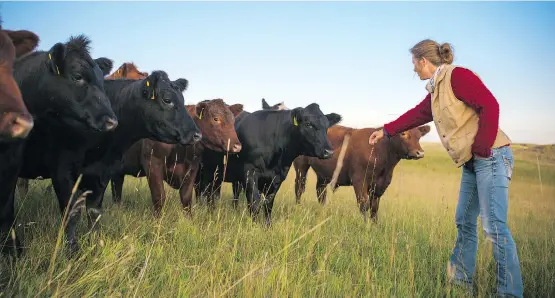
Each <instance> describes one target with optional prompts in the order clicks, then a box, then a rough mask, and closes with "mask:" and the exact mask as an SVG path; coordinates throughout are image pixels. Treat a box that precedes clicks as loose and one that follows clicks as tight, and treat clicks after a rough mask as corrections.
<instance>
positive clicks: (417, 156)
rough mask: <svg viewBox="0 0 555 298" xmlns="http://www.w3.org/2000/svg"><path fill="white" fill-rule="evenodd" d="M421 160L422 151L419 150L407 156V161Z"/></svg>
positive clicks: (422, 156)
mask: <svg viewBox="0 0 555 298" xmlns="http://www.w3.org/2000/svg"><path fill="white" fill-rule="evenodd" d="M421 158H424V151H421V150H418V151H416V152H414V153H409V154H407V159H412V160H417V159H421Z"/></svg>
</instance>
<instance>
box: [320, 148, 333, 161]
mask: <svg viewBox="0 0 555 298" xmlns="http://www.w3.org/2000/svg"><path fill="white" fill-rule="evenodd" d="M332 156H333V150H330V149H326V150H324V153H323V154H321V156H320V159H330V158H331V157H332Z"/></svg>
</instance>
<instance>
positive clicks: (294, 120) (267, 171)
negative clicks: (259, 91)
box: [199, 103, 341, 223]
mask: <svg viewBox="0 0 555 298" xmlns="http://www.w3.org/2000/svg"><path fill="white" fill-rule="evenodd" d="M340 120H341V116H340V115H338V114H335V113H331V114H328V115H324V114H323V113H322V111H321V110H320V108H319V106H318V104H315V103H313V104H310V105H308V106H307V107H305V108H295V109H293V110H287V111H275V110H259V111H256V112H253V113H248V112H243V113H241V114H240V115H239V116H238V117H237V118H236V120H235V130H236V131H237V136H238V137H239V141H240V142H241V144H242V146H243V148H242V150H241V152H240V153H239V154H235V155H230V156H229V157H228V158H229V160H228V164H227V169H226V172H225V182H232V183H233V189H234V200H237V196H238V194H239V188H238V187H241V188H245V190H246V194H247V202H248V205H249V209H250V212H251V215H253V216H255V215H256V214H257V213H258V208H259V206H260V204H261V198H260V194H264V196H263V197H264V198H265V199H264V202H262V207H263V211H264V214H265V216H266V220H267V223H270V221H271V213H272V206H273V202H274V197H275V195H276V193H277V191H278V190H279V187H280V186H281V183H282V182H283V181H284V180H285V178H286V176H287V173H288V171H289V168H290V167H291V164H292V162H293V160H294V159H295V158H296V157H297V156H299V155H308V156H314V157H318V158H329V157H331V155H332V154H333V150H332V148H331V146H330V143H329V141H328V138H327V133H326V132H327V129H328V127H330V126H331V125H334V124H336V123H338V122H339V121H340ZM207 151H208V152H207V155H206V156H203V172H202V175H201V176H200V181H199V182H200V185H199V188H200V189H201V190H203V189H210V184H211V183H212V182H213V180H214V171H215V170H216V167H217V168H218V174H217V177H216V179H215V184H221V181H222V174H221V173H222V171H223V168H224V164H223V158H224V155H223V154H222V153H216V152H214V151H209V150H207ZM205 161H211V162H205ZM215 188H216V189H219V185H218V186H215ZM211 193H214V192H211ZM216 193H219V190H218V191H217V192H216ZM213 198H214V196H213V195H209V200H210V201H212V202H213Z"/></svg>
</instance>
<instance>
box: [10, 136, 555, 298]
mask: <svg viewBox="0 0 555 298" xmlns="http://www.w3.org/2000/svg"><path fill="white" fill-rule="evenodd" d="M422 147H423V148H424V149H425V152H426V153H425V154H426V155H425V158H424V159H422V160H418V161H409V160H402V161H401V162H400V164H399V165H398V166H397V167H396V169H395V172H394V175H393V181H392V183H391V185H390V186H389V188H388V189H387V191H386V192H385V194H384V196H383V197H382V200H381V204H380V210H379V222H378V223H377V224H372V223H371V222H370V221H369V222H368V223H367V224H364V222H363V221H362V218H361V216H360V214H359V211H358V207H357V206H356V200H355V197H354V192H353V190H352V188H351V187H342V188H339V189H338V191H337V192H336V193H335V194H332V193H331V191H329V190H328V203H327V204H326V205H325V206H321V205H319V204H318V203H317V201H316V194H315V187H314V185H315V176H314V173H313V172H312V170H310V171H309V176H308V182H307V189H306V192H305V194H304V195H303V197H302V202H301V204H300V205H296V204H295V197H294V176H295V175H294V172H293V168H291V169H290V172H289V175H288V177H287V180H286V181H285V183H284V184H283V186H282V187H281V189H280V190H279V192H278V195H277V198H276V201H275V205H274V212H273V225H272V226H271V227H270V228H269V229H266V228H264V227H263V225H261V224H260V223H253V222H252V220H251V218H250V216H249V215H248V212H247V211H246V209H245V206H246V203H245V195H244V193H243V194H242V195H241V201H240V204H239V209H238V210H233V208H232V207H231V198H232V194H231V185H230V184H229V183H226V184H224V186H223V187H224V188H223V191H222V199H221V200H220V201H219V202H218V203H217V204H216V207H217V208H216V210H215V211H214V212H213V213H210V212H209V211H208V208H207V207H206V205H199V204H198V202H197V201H196V200H195V201H194V205H193V218H192V219H189V218H187V217H185V216H184V213H183V212H182V210H181V204H180V202H179V199H178V198H179V194H178V191H175V190H173V189H171V188H170V187H168V186H167V185H166V188H165V189H166V192H167V196H168V201H167V204H166V205H165V207H164V209H163V215H162V217H161V219H160V220H157V219H155V218H154V217H153V216H152V203H151V199H150V191H149V189H148V184H147V182H146V179H145V178H141V179H134V178H132V177H129V176H127V179H126V182H125V185H124V195H123V198H122V203H121V205H119V206H118V205H114V204H113V203H112V201H111V199H112V197H111V191H110V188H108V190H107V191H106V195H105V199H104V212H103V214H102V217H101V218H100V222H101V224H102V228H101V234H100V236H94V234H89V233H87V231H86V229H87V224H86V221H85V218H84V216H82V219H81V221H80V222H79V225H78V229H79V231H80V233H79V237H80V243H81V247H82V251H81V252H80V254H79V255H78V256H77V257H76V258H74V259H68V258H66V257H65V255H64V250H63V244H61V243H58V244H57V241H56V239H57V238H58V237H59V233H60V230H59V228H60V220H61V217H60V216H59V215H60V214H59V209H58V206H57V201H56V198H55V196H54V194H53V193H47V192H46V191H45V189H46V187H47V186H48V185H50V180H45V181H31V184H30V187H29V193H28V195H27V196H26V197H24V198H21V197H17V198H16V208H15V210H16V215H17V221H16V222H17V224H18V225H19V226H18V228H17V232H18V233H20V235H23V236H24V243H25V246H26V249H27V250H26V253H25V255H24V256H23V257H22V258H21V259H18V260H17V261H10V260H9V259H8V258H2V264H1V277H2V279H1V280H0V284H1V289H2V296H10V297H11V296H18V297H33V296H41V297H42V296H63V297H84V296H86V297H90V296H95V297H96V296H98V297H99V296H110V297H122V296H125V297H128V296H140V297H153V296H156V297H220V296H226V297H254V296H256V297H270V296H271V297H284V296H294V297H338V296H342V297H345V296H346V297H355V296H357V297H358V296H364V297H445V296H458V294H460V293H457V291H456V290H455V289H450V288H449V287H447V286H446V282H445V271H446V264H447V260H448V257H449V255H450V253H451V249H452V247H453V245H454V241H455V236H456V227H455V224H454V213H455V207H456V203H457V194H458V189H459V179H460V174H461V172H460V169H457V168H455V167H454V166H453V164H452V162H451V161H450V160H449V158H448V156H447V154H446V152H445V150H444V149H443V148H442V147H440V145H439V144H431V143H423V144H422ZM513 149H514V153H515V169H514V176H513V180H512V182H511V186H510V203H509V226H510V228H511V231H512V233H513V237H514V239H515V242H516V245H517V249H518V253H519V257H520V262H521V266H522V274H523V279H524V295H525V297H555V237H554V236H553V235H555V221H554V220H553V219H554V217H555V201H554V199H555V153H554V151H553V149H554V148H553V146H551V147H548V146H545V147H541V148H539V147H538V148H536V147H534V146H533V145H529V146H526V145H514V146H513ZM538 154H539V155H538ZM540 180H541V182H540ZM478 228H479V251H478V259H477V265H476V276H475V280H476V283H475V284H476V288H475V289H476V294H477V296H478V297H488V296H490V295H492V294H493V293H494V292H495V266H494V261H493V257H492V251H491V245H490V243H489V242H488V241H487V240H486V239H485V238H484V236H483V231H482V230H481V225H480V224H479V225H478Z"/></svg>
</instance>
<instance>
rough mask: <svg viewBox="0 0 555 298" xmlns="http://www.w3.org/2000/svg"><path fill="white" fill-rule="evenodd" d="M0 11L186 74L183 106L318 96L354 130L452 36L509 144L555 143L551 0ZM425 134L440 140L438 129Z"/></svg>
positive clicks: (12, 19)
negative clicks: (425, 53) (434, 45)
mask: <svg viewBox="0 0 555 298" xmlns="http://www.w3.org/2000/svg"><path fill="white" fill-rule="evenodd" d="M0 14H1V15H2V19H3V21H4V25H3V26H4V27H5V28H7V29H27V30H32V31H34V32H36V33H37V34H38V35H39V36H40V38H41V43H40V45H39V48H40V49H43V50H46V49H49V48H50V47H51V46H52V45H54V43H56V42H59V41H65V40H67V39H68V37H69V36H70V35H77V34H81V33H84V34H86V35H87V36H89V37H90V38H91V40H92V54H93V57H101V56H104V57H108V58H110V59H112V60H114V70H115V69H116V68H117V67H119V65H121V64H122V63H123V62H128V61H132V62H134V63H135V64H137V66H138V67H139V69H140V70H142V71H148V72H150V71H152V70H155V69H162V70H165V71H167V72H168V74H169V75H170V78H172V79H177V78H180V77H183V78H186V79H188V80H189V82H190V88H189V90H188V91H186V92H185V100H186V103H187V104H192V103H196V102H198V101H201V100H204V99H210V98H217V97H220V98H223V99H224V100H225V101H226V102H227V103H228V104H233V103H242V104H244V106H245V109H246V110H249V111H253V110H257V109H260V108H261V98H263V97H264V98H266V100H267V101H268V102H269V103H270V104H273V103H277V102H280V101H284V102H285V104H286V105H287V106H288V107H290V108H291V107H297V106H306V105H307V104H309V103H311V102H317V103H319V104H320V107H321V109H322V111H323V112H324V113H330V112H336V113H339V114H341V115H342V116H343V117H344V121H343V122H342V124H343V125H347V126H352V127H368V126H378V125H382V124H383V123H384V122H387V121H391V120H393V119H395V118H396V117H397V116H398V115H400V114H402V113H404V112H405V111H406V110H408V109H410V108H412V107H413V106H414V105H416V104H417V103H418V102H419V101H420V100H422V98H423V97H424V96H425V95H426V91H425V89H424V86H425V81H420V80H419V79H418V77H417V76H415V74H414V73H413V71H412V68H413V66H412V63H411V56H410V53H409V51H408V49H409V48H410V47H411V46H413V45H414V44H415V43H417V42H418V41H420V40H422V39H425V38H432V39H435V40H437V41H438V42H450V43H451V44H453V46H454V48H455V64H458V65H462V66H465V67H468V68H470V69H472V70H474V71H475V72H477V73H478V74H479V75H480V77H481V78H482V79H483V80H484V82H485V84H486V86H488V88H490V90H491V91H492V92H493V94H494V95H495V96H496V97H497V100H498V101H499V104H500V108H501V116H500V125H501V128H502V129H503V130H505V131H506V132H507V133H508V135H509V136H510V137H511V139H512V140H513V141H515V142H532V143H540V144H545V143H555V118H554V117H553V114H554V112H555V38H554V37H553V36H555V34H554V33H555V3H554V2H535V3H533V2H519V3H517V2H451V3H450V2H113V3H112V2H3V3H1V4H0ZM549 36H551V37H549ZM430 124H431V125H432V128H433V123H430ZM423 140H425V141H437V140H439V139H438V137H437V133H436V131H435V129H434V128H433V129H432V132H431V133H430V134H429V136H426V137H425V138H424V139H423Z"/></svg>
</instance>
